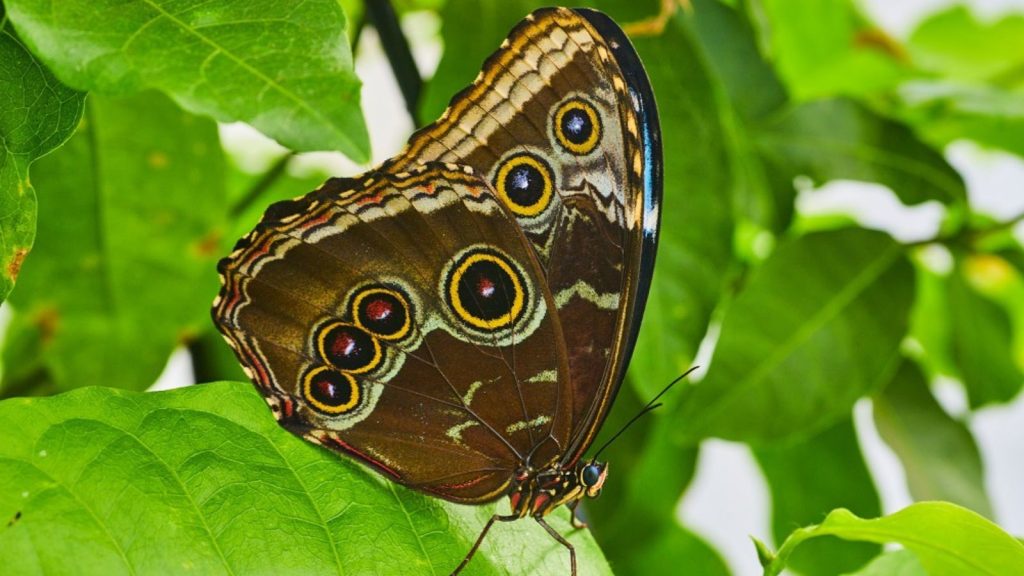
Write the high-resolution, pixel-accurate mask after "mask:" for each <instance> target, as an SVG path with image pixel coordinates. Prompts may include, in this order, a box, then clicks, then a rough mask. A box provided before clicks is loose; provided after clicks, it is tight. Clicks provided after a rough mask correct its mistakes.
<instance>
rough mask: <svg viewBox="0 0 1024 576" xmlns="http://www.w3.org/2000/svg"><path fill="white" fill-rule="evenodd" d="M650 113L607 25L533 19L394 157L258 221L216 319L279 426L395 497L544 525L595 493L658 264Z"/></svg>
mask: <svg viewBox="0 0 1024 576" xmlns="http://www.w3.org/2000/svg"><path fill="white" fill-rule="evenodd" d="M661 179H662V174H661V142H660V133H659V127H658V118H657V112H656V110H655V104H654V96H653V94H652V93H651V87H650V84H649V83H648V80H647V76H646V74H645V73H644V70H643V67H642V66H641V63H640V60H639V58H638V57H637V54H636V52H635V51H634V50H633V47H632V46H631V45H630V43H629V41H628V40H627V39H626V37H625V35H624V34H623V32H622V30H621V29H620V28H619V27H618V26H617V25H615V23H613V22H612V21H611V20H610V19H609V18H608V17H607V16H605V15H603V14H601V13H599V12H594V11H590V10H582V9H580V10H570V9H564V8H552V9H543V10H539V11H537V12H534V13H533V14H530V15H529V16H527V17H526V19H525V20H523V21H522V22H521V23H519V24H518V25H517V26H516V27H515V29H513V30H512V32H511V34H510V35H509V37H508V38H507V39H506V40H505V41H504V42H502V44H501V47H500V49H499V50H498V51H497V52H496V53H494V54H493V55H492V56H491V57H489V58H488V59H487V60H486V62H485V63H484V67H483V70H482V71H481V72H480V75H479V76H478V77H477V79H476V81H475V82H473V84H472V85H471V86H469V87H468V88H466V89H465V90H463V91H462V92H460V93H459V94H458V95H456V96H455V97H454V98H453V99H452V101H451V104H450V105H449V107H448V109H447V110H446V111H445V113H444V114H443V115H442V116H441V118H440V119H439V120H438V121H437V122H435V123H433V124H431V125H429V126H427V127H425V128H423V129H422V130H420V131H418V132H416V133H415V134H414V135H413V136H412V137H411V138H410V140H409V143H408V145H407V147H406V148H405V150H404V151H403V152H402V153H401V154H399V155H398V156H396V157H394V158H392V159H390V160H388V161H387V162H385V163H384V164H383V165H381V166H380V167H378V168H376V169H374V170H371V171H369V172H367V173H365V174H363V175H361V176H358V177H355V178H332V179H330V180H328V181H327V182H326V183H324V185H323V186H321V187H320V188H319V189H318V190H316V191H314V192H311V193H310V194H307V195H306V196H303V197H301V198H297V199H294V200H289V201H285V202H279V203H277V204H274V205H272V206H271V207H270V208H268V209H267V211H266V214H265V215H264V217H263V219H262V221H261V222H260V223H259V224H258V225H257V226H256V229H255V230H253V231H252V232H251V233H249V234H248V235H247V236H245V237H244V238H242V239H241V240H239V241H238V243H237V245H236V246H235V248H234V251H232V252H231V254H230V255H229V256H228V257H227V258H225V259H223V260H222V261H221V262H220V264H219V271H220V277H221V282H222V287H221V290H220V294H219V295H218V297H217V299H216V301H215V302H214V306H213V318H214V321H215V322H216V324H217V326H218V328H219V329H220V330H221V332H223V334H224V336H225V338H226V340H227V341H228V343H229V344H230V345H231V347H232V348H233V349H234V350H235V353H236V354H237V355H238V358H239V360H240V361H241V363H242V365H243V367H244V368H245V371H246V374H248V375H249V377H250V378H251V379H252V380H253V382H254V383H255V384H256V386H257V387H258V388H259V390H260V392H261V393H262V394H263V396H264V397H265V398H266V401H267V403H268V404H269V405H270V408H271V410H272V411H273V413H274V415H275V417H276V418H277V419H278V421H279V422H280V423H281V425H282V426H284V427H285V428H287V429H288V430H291V431H292V432H294V433H295V434H298V435H300V436H302V437H304V438H306V439H307V440H309V441H311V442H315V443H317V444H320V445H322V446H325V447H327V448H330V449H332V450H335V451H338V452H341V453H344V454H347V455H349V456H353V457H355V458H356V459H358V460H360V461H362V462H364V463H365V464H367V465H369V466H371V467H373V468H375V469H376V470H378V471H380V472H381V473H382V474H383V475H384V476H386V477H388V478H390V479H391V480H393V481H395V482H398V483H399V484H403V485H405V486H408V487H411V488H414V489H416V490H421V491H423V492H427V493H429V494H432V495H435V496H438V497H440V498H444V499H446V500H450V501H453V502H461V503H466V504H483V503H486V502H492V501H494V500H496V499H498V498H500V497H502V496H506V495H507V496H508V497H509V499H510V503H511V514H509V515H504V516H501V515H495V516H494V517H493V518H491V520H490V522H488V523H487V525H486V527H485V528H484V530H483V531H482V532H481V534H480V537H479V538H478V539H477V541H476V543H475V544H474V545H473V547H472V549H471V550H470V552H469V554H467V555H466V558H465V559H464V560H463V562H462V564H461V565H459V566H458V567H457V568H456V569H455V572H459V571H460V570H461V569H462V568H463V567H464V566H465V565H466V564H467V562H468V561H469V560H470V558H471V557H472V555H473V553H474V552H475V551H476V549H477V547H478V546H479V545H480V542H481V541H482V540H483V538H484V536H485V535H486V533H487V530H488V529H489V528H490V527H491V526H492V525H493V523H494V522H495V521H498V520H501V521H505V520H513V519H517V518H524V517H526V516H530V517H533V518H534V519H535V520H536V521H537V522H539V523H540V524H541V525H542V526H543V527H544V528H545V529H546V530H547V531H548V532H549V533H550V534H551V535H552V536H553V537H554V538H555V539H557V540H558V541H559V542H561V543H562V544H563V545H565V546H566V547H567V548H568V549H569V551H570V560H571V565H572V570H573V573H574V574H575V572H576V556H575V551H574V550H573V548H572V546H571V545H570V544H569V542H568V541H567V540H566V539H565V538H564V537H562V536H561V535H560V534H559V533H558V532H556V531H555V530H553V529H552V528H551V527H550V526H549V525H548V524H547V522H546V521H545V519H544V518H545V516H546V515H547V514H548V513H549V512H551V511H552V510H554V509H556V508H557V507H559V506H560V505H562V504H567V505H568V506H569V508H570V510H571V511H570V514H571V515H572V519H573V524H574V525H577V526H579V525H580V524H578V523H577V519H576V516H575V514H576V506H577V505H578V504H579V502H580V501H581V500H582V499H583V498H584V496H589V497H593V496H597V495H598V493H599V492H600V491H601V486H602V485H603V483H604V481H605V477H606V475H607V473H608V468H607V466H606V464H605V463H603V462H598V461H597V460H596V458H591V459H585V458H584V457H583V455H584V453H585V452H586V451H587V449H588V447H589V446H590V444H591V443H592V441H593V440H594V436H595V435H596V434H597V431H598V429H599V428H600V426H601V422H602V421H603V420H604V419H605V416H606V415H607V413H608V409H609V408H610V406H611V404H612V400H613V399H614V398H615V394H616V391H617V390H618V388H619V385H620V384H621V382H622V379H623V376H624V373H625V370H626V365H627V364H628V362H629V357H630V355H631V353H632V349H633V345H634V343H635V341H636V335H637V331H638V329H639V326H640V319H641V315H642V313H643V308H644V302H645V301H646V298H647V291H648V288H649V284H650V279H651V273H652V270H653V266H654V252H655V247H656V240H657V233H658V216H659V215H658V212H659V206H660V203H661Z"/></svg>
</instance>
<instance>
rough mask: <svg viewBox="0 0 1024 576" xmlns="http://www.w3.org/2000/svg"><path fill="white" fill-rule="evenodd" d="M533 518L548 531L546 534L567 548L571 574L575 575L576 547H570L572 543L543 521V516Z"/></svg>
mask: <svg viewBox="0 0 1024 576" xmlns="http://www.w3.org/2000/svg"><path fill="white" fill-rule="evenodd" d="M533 518H534V519H535V520H536V521H537V523H538V524H540V525H541V526H543V527H544V529H545V530H547V531H548V534H551V537H552V538H554V539H555V540H558V542H559V543H560V544H561V545H562V546H565V547H566V548H568V549H569V563H570V565H571V566H572V576H576V549H575V548H573V547H572V544H570V543H569V541H568V540H566V539H565V537H564V536H562V535H561V534H559V533H558V531H557V530H555V529H554V528H552V527H551V525H550V524H548V523H547V522H545V521H544V518H542V517H540V516H534V517H533Z"/></svg>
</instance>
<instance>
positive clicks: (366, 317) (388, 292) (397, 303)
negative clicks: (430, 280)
mask: <svg viewBox="0 0 1024 576" xmlns="http://www.w3.org/2000/svg"><path fill="white" fill-rule="evenodd" d="M352 318H353V319H354V321H355V324H356V326H358V327H360V328H362V329H364V330H366V331H368V332H369V333H370V334H372V335H374V336H376V337H378V338H380V339H381V340H388V341H394V340H401V339H402V338H404V337H405V336H406V335H408V334H409V331H410V330H411V329H412V314H411V311H410V308H409V301H408V299H406V297H405V295H404V294H402V293H401V292H399V291H398V290H393V289H391V288H386V287H383V286H371V287H369V288H365V289H363V290H361V291H360V292H359V293H358V294H356V296H355V298H353V299H352Z"/></svg>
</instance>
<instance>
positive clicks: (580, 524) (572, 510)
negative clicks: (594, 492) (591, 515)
mask: <svg viewBox="0 0 1024 576" xmlns="http://www.w3.org/2000/svg"><path fill="white" fill-rule="evenodd" d="M579 505H580V501H579V500H574V501H573V502H572V503H571V504H569V517H570V518H572V527H573V528H576V529H580V528H586V527H587V523H586V522H584V521H583V520H580V519H579V517H577V516H576V507H577V506H579Z"/></svg>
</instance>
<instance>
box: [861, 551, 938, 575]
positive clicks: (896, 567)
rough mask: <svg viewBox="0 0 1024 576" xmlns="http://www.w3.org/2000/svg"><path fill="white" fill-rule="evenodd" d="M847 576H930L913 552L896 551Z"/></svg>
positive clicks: (883, 555)
mask: <svg viewBox="0 0 1024 576" xmlns="http://www.w3.org/2000/svg"><path fill="white" fill-rule="evenodd" d="M847 576H928V573H927V572H925V571H924V568H923V567H921V562H920V561H919V560H918V559H917V556H914V553H913V552H911V551H909V550H894V551H893V552H886V553H885V554H881V555H880V556H878V557H877V558H875V559H874V560H872V561H871V562H870V563H869V564H868V565H867V566H865V567H863V568H861V569H860V570H857V571H856V572H850V573H849V574H848V575H847Z"/></svg>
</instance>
